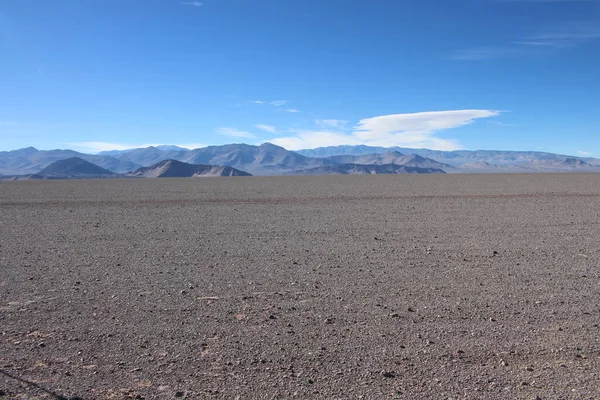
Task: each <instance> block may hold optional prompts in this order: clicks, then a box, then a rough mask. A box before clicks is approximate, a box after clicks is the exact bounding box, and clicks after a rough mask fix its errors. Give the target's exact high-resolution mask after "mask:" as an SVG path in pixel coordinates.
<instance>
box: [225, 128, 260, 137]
mask: <svg viewBox="0 0 600 400" xmlns="http://www.w3.org/2000/svg"><path fill="white" fill-rule="evenodd" d="M215 131H216V132H217V134H219V135H223V136H230V137H236V138H254V135H253V134H252V133H250V132H246V131H242V130H239V129H236V128H227V127H221V128H217V129H216V130H215Z"/></svg>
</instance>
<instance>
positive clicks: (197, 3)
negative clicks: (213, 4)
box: [181, 1, 204, 7]
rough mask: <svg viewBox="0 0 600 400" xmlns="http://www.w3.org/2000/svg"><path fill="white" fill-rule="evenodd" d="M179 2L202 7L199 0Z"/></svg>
mask: <svg viewBox="0 0 600 400" xmlns="http://www.w3.org/2000/svg"><path fill="white" fill-rule="evenodd" d="M181 4H183V5H185V6H193V7H202V6H203V5H204V4H203V3H202V2H201V1H183V2H181Z"/></svg>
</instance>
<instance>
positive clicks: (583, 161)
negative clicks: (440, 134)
mask: <svg viewBox="0 0 600 400" xmlns="http://www.w3.org/2000/svg"><path fill="white" fill-rule="evenodd" d="M73 157H78V158H80V159H82V160H85V161H87V162H90V163H92V164H95V165H96V166H98V167H101V168H103V169H104V170H108V171H112V172H114V173H116V174H127V173H129V172H132V171H136V170H138V169H139V168H142V167H150V166H153V165H154V164H156V163H160V162H161V161H165V160H174V161H179V162H183V163H187V164H193V165H205V166H206V165H208V166H219V167H231V168H235V169H237V170H240V171H243V172H247V173H249V174H252V175H282V174H315V173H322V174H333V173H415V172H416V173H432V172H439V171H442V172H446V173H467V172H468V173H495V172H496V173H497V172H562V171H565V172H566V171H582V172H595V171H598V172H600V159H596V158H590V157H576V156H568V155H561V154H554V153H545V152H535V151H498V150H477V151H468V150H459V151H439V150H429V149H409V148H400V147H393V148H385V147H370V146H362V145H361V146H334V147H322V148H316V149H311V150H299V151H296V152H293V151H288V150H286V149H284V148H283V147H280V146H276V145H273V144H271V143H264V144H262V145H260V146H254V145H248V144H227V145H223V146H209V147H204V148H199V149H193V150H189V149H184V148H181V147H177V146H171V145H165V146H157V147H152V146H150V147H146V148H139V149H132V150H124V151H108V152H102V153H99V154H84V153H79V152H76V151H73V150H37V149H35V148H33V147H28V148H24V149H20V150H13V151H3V152H0V174H1V175H27V174H38V173H39V172H40V171H41V170H43V169H44V168H46V167H47V166H48V165H50V164H52V163H53V162H55V161H59V160H65V159H69V158H73ZM171 164H172V165H171V166H170V168H176V165H177V164H174V163H171ZM349 164H351V166H349ZM383 165H393V166H403V167H405V168H396V167H386V168H370V167H369V168H366V167H365V166H383ZM177 168H178V167H177ZM408 168H416V169H415V170H410V169H408ZM438 170H439V171H438ZM361 171H362V172H361ZM384 171H389V172H384ZM392 171H393V172H392ZM221 172H223V171H221ZM221 172H216V170H213V172H212V173H221ZM229 172H231V171H228V172H225V173H229ZM145 173H146V174H147V173H149V172H148V171H146V172H144V173H141V174H142V175H143V174H145ZM130 176H131V175H130Z"/></svg>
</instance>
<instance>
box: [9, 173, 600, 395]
mask: <svg viewBox="0 0 600 400" xmlns="http://www.w3.org/2000/svg"><path fill="white" fill-rule="evenodd" d="M599 204H600V174H563V175H554V174H552V175H551V174H548V175H483V176H481V175H460V176H459V175H440V176H351V177H344V176H342V177H340V176H336V177H330V176H322V177H273V178H266V177H256V178H224V179H208V180H191V179H181V180H180V179H171V180H169V179H166V180H152V179H148V180H95V181H51V182H2V183H0V237H1V241H0V391H1V393H4V397H5V398H10V399H20V398H22V399H44V398H47V399H53V398H60V397H59V396H62V398H72V397H75V396H78V397H79V398H82V399H85V400H89V399H124V398H145V399H171V398H189V399H288V398H298V399H357V398H363V399H385V398H400V399H532V400H533V399H536V398H540V399H543V400H546V399H597V398H599V397H600V395H599V393H600V374H598V371H599V370H600V342H599V340H600V325H599V324H600V303H599V300H598V299H599V298H600V297H599V295H600V272H599V262H598V260H599V257H600V243H599V241H598V238H599V237H600V211H599V210H600V208H599V207H598V205H599ZM49 392H52V393H54V395H52V394H50V393H49Z"/></svg>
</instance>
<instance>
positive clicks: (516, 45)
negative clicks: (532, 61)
mask: <svg viewBox="0 0 600 400" xmlns="http://www.w3.org/2000/svg"><path fill="white" fill-rule="evenodd" d="M597 40H600V22H598V23H591V22H587V21H586V22H575V21H573V22H566V23H562V24H557V25H556V26H554V27H553V28H552V29H548V30H546V31H544V32H540V33H537V34H534V35H531V36H529V37H525V38H522V39H519V40H516V41H513V42H510V43H507V44H504V45H498V46H484V47H475V48H471V49H463V50H459V51H456V52H455V53H454V54H453V55H452V59H454V60H488V59H495V58H512V57H527V56H529V57H531V56H544V55H549V54H553V53H555V52H556V51H560V50H561V49H566V48H569V47H574V46H580V45H584V44H586V43H589V42H592V41H597Z"/></svg>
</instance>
